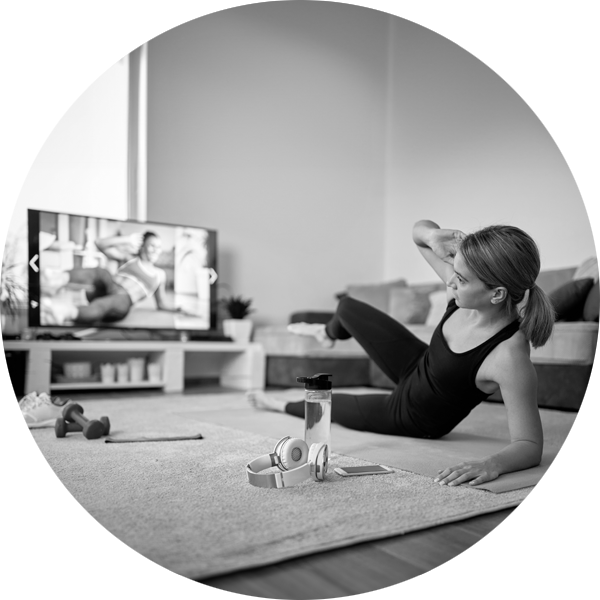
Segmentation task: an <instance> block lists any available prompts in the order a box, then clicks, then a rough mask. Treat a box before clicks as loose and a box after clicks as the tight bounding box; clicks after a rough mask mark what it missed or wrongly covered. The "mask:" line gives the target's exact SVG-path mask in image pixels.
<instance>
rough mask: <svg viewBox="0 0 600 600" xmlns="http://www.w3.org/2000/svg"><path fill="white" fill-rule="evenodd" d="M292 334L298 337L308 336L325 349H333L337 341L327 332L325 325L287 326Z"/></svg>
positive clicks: (295, 324) (302, 324)
mask: <svg viewBox="0 0 600 600" xmlns="http://www.w3.org/2000/svg"><path fill="white" fill-rule="evenodd" d="M287 329H288V331H289V332H290V333H295V334H296V335H308V336H311V337H314V338H315V339H316V340H317V342H319V344H321V346H323V348H332V347H333V344H334V343H335V340H332V339H331V338H330V337H329V336H328V335H327V332H326V331H325V325H324V324H323V323H291V324H290V325H288V326H287Z"/></svg>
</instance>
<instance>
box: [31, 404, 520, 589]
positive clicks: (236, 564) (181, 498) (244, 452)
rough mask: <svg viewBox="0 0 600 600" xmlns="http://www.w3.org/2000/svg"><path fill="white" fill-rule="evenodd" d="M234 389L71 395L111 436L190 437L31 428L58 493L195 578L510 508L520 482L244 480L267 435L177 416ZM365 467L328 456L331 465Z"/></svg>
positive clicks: (267, 444)
mask: <svg viewBox="0 0 600 600" xmlns="http://www.w3.org/2000/svg"><path fill="white" fill-rule="evenodd" d="M239 400H240V395H239V394H238V395H237V396H236V397H223V396H218V395H217V396H214V397H207V396H168V395H165V396H162V397H149V398H147V399H136V400H132V399H126V398H118V399H112V398H111V399H110V400H93V401H87V400H79V403H80V404H81V405H82V406H83V407H84V409H85V412H86V414H87V415H89V416H90V417H92V416H95V415H107V416H109V417H110V420H111V434H113V433H114V435H115V436H117V435H118V436H123V437H125V436H127V437H137V436H185V435H194V434H197V433H198V432H199V431H200V432H201V433H202V434H203V437H204V439H202V440H187V441H185V440H184V441H177V442H164V443H160V442H153V443H136V444H106V443H104V441H103V440H102V439H98V440H86V439H85V438H84V437H83V435H81V434H79V433H75V434H69V435H67V437H65V438H61V439H59V438H56V436H55V434H54V431H53V429H52V428H47V429H37V430H32V431H31V434H32V436H33V438H34V439H35V441H36V442H37V444H38V446H39V448H40V450H41V452H42V453H43V454H44V456H45V457H46V459H47V461H48V463H49V464H50V466H51V467H52V469H53V470H54V471H55V473H56V475H57V476H58V477H59V479H60V480H61V481H62V483H63V484H64V485H65V487H66V488H67V490H69V492H70V493H71V494H73V496H74V497H75V498H76V499H77V500H78V501H79V502H80V503H81V505H82V506H83V507H84V508H85V509H86V510H87V511H88V512H89V513H90V514H91V516H92V517H94V518H95V519H96V520H97V521H98V522H99V523H100V524H101V525H103V526H104V527H105V528H106V529H107V530H108V531H110V532H111V533H113V534H114V535H115V536H116V537H117V538H118V539H120V540H121V541H123V542H124V543H125V544H127V545H129V546H130V547H131V548H133V549H134V550H136V551H137V552H139V553H140V554H142V555H143V556H145V557H147V558H148V559H150V560H152V561H154V562H155V563H157V564H159V565H161V566H163V567H165V568H167V569H169V570H171V571H173V572H175V573H178V574H180V575H183V576H185V577H189V578H191V579H195V580H203V579H205V578H208V577H211V576H214V575H222V574H226V573H231V572H234V571H237V570H241V569H247V568H252V567H258V566H262V565H266V564H273V563H277V562H280V561H283V560H286V559H289V558H294V557H298V556H303V555H309V554H313V553H315V552H320V551H324V550H331V549H335V548H340V547H343V546H348V545H351V544H356V543H359V542H364V541H368V540H374V539H380V538H384V537H389V536H394V535H398V534H403V533H408V532H410V531H415V530H418V529H423V528H428V527H432V526H435V525H440V524H444V523H450V522H454V521H458V520H462V519H466V518H469V517H473V516H476V515H481V514H485V513H489V512H493V511H497V510H502V509H505V508H509V507H514V506H517V505H518V504H519V503H520V502H522V501H523V499H525V498H526V496H527V494H528V492H529V491H530V490H529V489H522V490H518V491H512V492H507V493H504V494H490V493H487V492H483V491H481V490H475V489H471V488H468V487H445V486H439V485H438V484H435V483H433V481H432V480H431V478H429V477H424V476H422V475H417V474H414V473H409V472H404V471H400V470H397V471H396V472H395V473H392V474H389V475H375V476H370V477H352V478H343V477H339V476H338V475H336V474H335V473H333V472H332V471H331V470H330V472H329V473H328V474H327V476H326V481H324V482H323V483H317V482H314V481H311V480H306V481H304V482H302V483H301V484H299V485H297V486H294V487H290V488H286V489H280V490H277V489H264V488H256V487H253V486H251V485H250V484H249V483H248V482H247V477H246V473H245V465H246V463H247V462H248V461H249V460H251V459H252V458H255V457H256V456H259V455H261V454H264V453H268V452H270V451H272V450H273V447H274V444H275V442H276V441H277V436H276V437H271V436H269V437H267V436H263V435H259V434H255V433H250V432H246V431H241V430H238V429H233V428H229V427H222V426H219V425H215V424H213V423H207V422H202V421H201V420H196V419H189V418H184V417H182V416H181V415H182V414H184V413H190V412H192V413H194V411H195V414H198V413H202V412H206V411H204V410H203V409H205V408H207V407H208V405H209V404H211V403H212V405H213V406H214V404H215V403H218V402H222V404H223V406H224V407H225V406H226V405H228V404H229V405H233V404H234V402H237V403H238V404H239ZM362 464H365V461H361V460H360V459H356V458H350V457H346V456H340V455H334V456H333V459H332V463H331V468H333V467H335V466H344V465H345V466H357V465H362Z"/></svg>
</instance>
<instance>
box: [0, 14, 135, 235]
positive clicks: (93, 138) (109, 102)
mask: <svg viewBox="0 0 600 600" xmlns="http://www.w3.org/2000/svg"><path fill="white" fill-rule="evenodd" d="M0 78H1V81H2V87H3V93H2V94H1V95H0V210H1V215H2V219H1V223H0V226H2V227H3V228H4V229H7V230H9V231H11V232H17V231H18V232H25V231H26V221H27V208H40V209H46V210H55V211H63V212H70V213H85V214H91V215H97V216H104V217H115V218H126V217H127V110H128V109H127V93H128V92H127V88H128V59H127V45H126V42H118V41H114V40H111V39H110V38H109V37H107V36H104V35H101V34H98V33H92V32H90V31H87V30H84V29H79V28H77V27H72V26H69V25H64V24H62V23H59V22H56V21H53V20H50V19H45V18H42V17H38V16H34V15H31V14H28V13H25V12H20V11H17V10H12V9H9V8H5V7H3V6H0Z"/></svg>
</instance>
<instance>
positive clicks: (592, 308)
mask: <svg viewBox="0 0 600 600" xmlns="http://www.w3.org/2000/svg"><path fill="white" fill-rule="evenodd" d="M599 311H600V297H599V295H598V282H597V281H596V283H595V284H594V285H593V286H592V289H591V290H590V291H589V293H588V295H587V298H586V299H585V304H584V305H583V320H584V321H596V323H597V322H598V313H599Z"/></svg>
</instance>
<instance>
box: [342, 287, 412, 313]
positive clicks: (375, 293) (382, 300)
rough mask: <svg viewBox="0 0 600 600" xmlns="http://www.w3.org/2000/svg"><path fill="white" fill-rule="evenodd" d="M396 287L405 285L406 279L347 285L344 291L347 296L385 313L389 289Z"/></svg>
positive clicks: (387, 308) (388, 301)
mask: <svg viewBox="0 0 600 600" xmlns="http://www.w3.org/2000/svg"><path fill="white" fill-rule="evenodd" d="M398 287H406V280H405V279H398V280H396V281H389V282H386V283H379V284H372V285H368V284H367V285H349V286H348V288H347V290H346V291H347V294H348V296H351V297H352V298H356V300H361V301H362V302H366V303H367V304H370V305H371V306H374V307H375V308H378V309H379V310H382V311H383V312H385V313H387V312H388V311H389V306H390V291H391V290H392V289H395V288H398Z"/></svg>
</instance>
